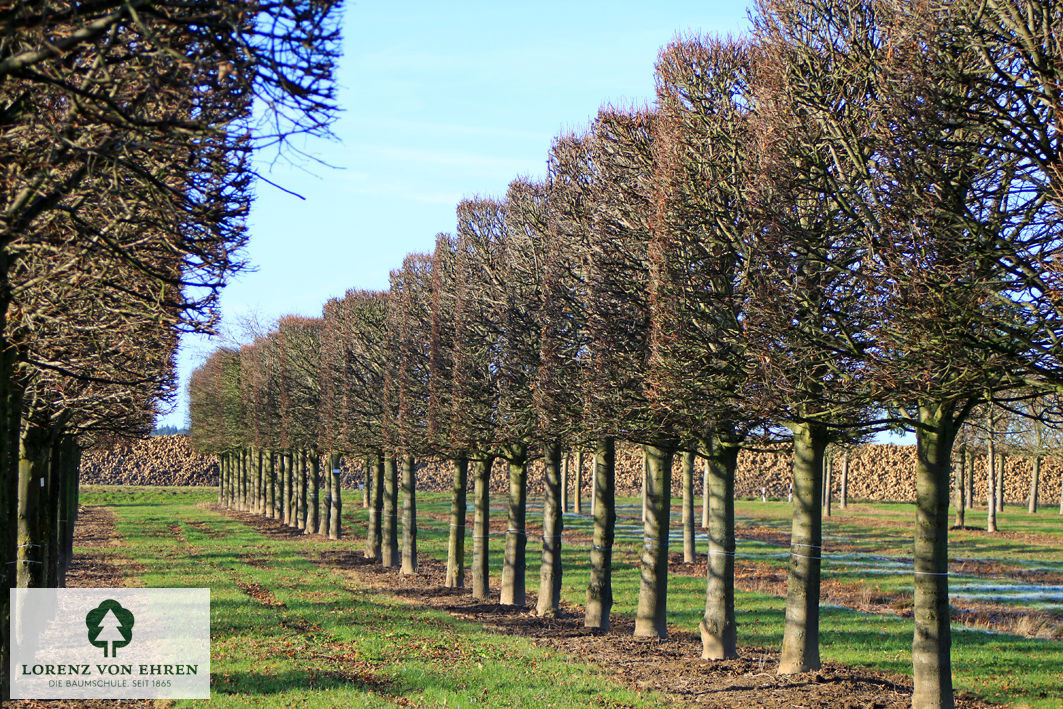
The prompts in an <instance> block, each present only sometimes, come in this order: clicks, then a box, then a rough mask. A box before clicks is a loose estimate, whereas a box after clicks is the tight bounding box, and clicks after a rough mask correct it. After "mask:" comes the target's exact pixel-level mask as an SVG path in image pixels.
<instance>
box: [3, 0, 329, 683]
mask: <svg viewBox="0 0 1063 709" xmlns="http://www.w3.org/2000/svg"><path fill="white" fill-rule="evenodd" d="M338 13H339V1H338V0H323V1H322V0H313V1H308V0H265V1H258V2H253V3H252V2H229V1H221V0H218V1H212V0H208V1H206V2H197V3H191V4H190V3H187V2H183V1H177V0H100V1H99V2H91V3H84V2H70V1H69V0H39V1H37V2H15V3H6V4H4V6H3V8H0V116H2V118H0V165H2V167H0V170H2V174H3V179H2V180H0V184H2V187H0V508H2V509H3V518H4V520H5V522H4V524H3V525H0V562H2V563H0V582H2V583H0V627H2V628H3V631H2V632H3V634H4V642H3V643H2V653H0V654H2V657H0V663H4V664H6V663H7V652H8V648H9V647H10V645H9V643H8V642H7V640H8V638H7V633H8V628H9V623H8V616H9V613H10V609H9V605H8V601H9V594H8V589H10V588H13V587H15V586H19V587H28V586H45V585H48V586H55V585H58V584H61V583H62V574H63V569H64V568H65V562H66V561H67V560H68V559H69V551H70V545H71V539H72V537H71V531H72V527H73V523H74V517H75V515H76V504H75V499H76V489H77V480H76V472H77V468H78V456H79V451H80V449H81V448H83V447H85V446H87V445H93V444H95V443H97V442H100V441H102V440H106V439H107V438H109V437H113V436H116V435H131V434H135V435H143V434H145V433H147V432H148V431H150V430H151V427H152V425H153V422H154V418H155V416H156V414H157V413H158V412H159V410H160V408H161V407H164V406H165V405H167V402H168V401H169V400H170V399H171V397H172V395H173V392H174V388H175V378H174V363H173V358H174V353H175V350H176V346H177V339H178V335H179V334H180V333H183V332H211V331H213V329H214V327H215V324H216V322H217V318H218V313H217V307H216V306H217V296H218V292H219V289H220V288H221V287H222V286H223V285H224V284H225V282H226V281H227V279H228V278H229V277H230V276H231V275H232V274H233V273H235V272H236V271H238V270H239V269H240V268H241V267H242V262H241V260H240V257H239V251H240V249H241V247H242V246H243V245H244V243H245V241H246V233H245V229H244V222H245V218H246V214H247V209H248V205H249V204H250V200H251V196H252V195H251V188H252V182H253V177H254V173H253V171H252V168H251V166H250V162H249V160H250V156H251V154H252V152H253V151H254V150H255V149H257V148H260V147H264V146H269V145H276V144H278V143H279V142H283V141H285V140H287V137H288V136H291V135H293V134H295V133H302V132H307V133H313V134H324V133H326V132H327V125H328V122H329V121H330V120H331V117H332V115H333V113H334V104H333V99H332V92H333V89H332V84H331V74H332V69H333V63H334V60H335V58H336V56H337V51H338V41H339V36H338V29H337V28H338ZM60 542H61V543H60ZM7 679H8V678H7V676H6V675H4V677H3V686H2V687H0V698H6V696H7V692H8V685H7Z"/></svg>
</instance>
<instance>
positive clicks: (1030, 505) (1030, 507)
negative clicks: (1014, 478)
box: [1026, 455, 1041, 514]
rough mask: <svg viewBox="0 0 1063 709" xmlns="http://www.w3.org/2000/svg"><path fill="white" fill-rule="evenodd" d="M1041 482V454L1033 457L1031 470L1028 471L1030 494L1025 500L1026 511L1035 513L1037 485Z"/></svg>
mask: <svg viewBox="0 0 1063 709" xmlns="http://www.w3.org/2000/svg"><path fill="white" fill-rule="evenodd" d="M1040 482H1041V456H1040V455H1035V456H1034V457H1033V471H1032V472H1031V473H1030V495H1029V499H1027V501H1026V511H1027V512H1029V513H1030V514H1037V493H1038V490H1037V487H1038V485H1039V484H1040Z"/></svg>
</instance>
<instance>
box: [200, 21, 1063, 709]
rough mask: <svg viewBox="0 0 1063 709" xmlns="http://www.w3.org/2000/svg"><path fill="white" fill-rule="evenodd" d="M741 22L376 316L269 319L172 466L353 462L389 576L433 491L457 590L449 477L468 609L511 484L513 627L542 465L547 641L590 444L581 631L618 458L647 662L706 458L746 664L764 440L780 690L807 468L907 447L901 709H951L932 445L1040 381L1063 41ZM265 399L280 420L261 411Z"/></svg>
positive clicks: (596, 616) (567, 149)
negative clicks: (693, 466) (845, 452)
mask: <svg viewBox="0 0 1063 709" xmlns="http://www.w3.org/2000/svg"><path fill="white" fill-rule="evenodd" d="M752 19H753V32H752V36H751V38H750V39H748V40H722V39H715V38H704V39H702V38H689V39H680V40H677V41H675V42H673V43H672V44H670V45H669V46H667V47H666V48H664V49H663V50H662V51H661V54H660V57H659V60H658V62H657V67H656V86H657V99H656V102H655V104H654V105H653V106H652V107H646V108H635V109H632V110H619V109H616V108H603V109H602V110H601V111H600V112H599V113H598V115H597V116H596V117H595V119H594V120H593V121H592V123H591V124H590V126H589V127H588V129H587V130H586V131H585V132H581V133H578V134H566V135H562V136H559V137H558V138H557V139H556V140H555V141H554V143H553V145H552V146H551V150H550V154H549V156H548V160H547V176H546V178H545V179H544V180H541V181H536V180H529V179H524V178H520V179H517V180H515V181H514V182H513V183H511V185H510V186H509V189H508V191H507V193H506V195H505V197H504V198H501V199H486V198H473V199H467V200H464V201H462V202H461V203H460V204H459V205H458V207H457V230H456V234H455V235H447V234H441V235H439V236H437V238H436V243H435V249H434V251H433V253H432V254H430V255H429V254H414V255H410V256H408V257H407V258H406V260H405V261H404V263H403V267H402V268H401V269H399V270H397V271H394V272H393V273H392V275H391V284H390V285H391V287H390V290H389V291H388V292H387V293H369V292H364V291H351V292H349V293H348V294H347V295H346V296H345V297H343V298H339V299H336V300H333V301H330V302H329V303H327V304H326V306H325V309H324V313H323V316H322V318H320V319H314V320H306V319H296V318H286V319H284V320H282V321H281V323H280V326H279V327H278V331H277V333H275V334H273V335H270V336H269V337H268V338H266V339H265V341H262V342H255V343H253V344H251V345H248V346H247V347H245V348H243V349H241V350H240V352H239V353H231V352H230V353H228V354H224V353H219V354H216V355H215V356H214V357H212V359H211V360H210V361H208V363H207V364H206V365H205V366H206V367H211V366H218V365H217V364H216V358H220V357H235V356H239V358H240V360H241V361H243V360H245V359H247V358H249V357H250V358H251V359H256V358H257V359H258V360H264V359H267V358H268V356H267V355H266V354H265V353H266V351H267V350H270V348H273V349H278V348H279V349H280V350H282V351H289V350H290V351H291V355H283V356H278V358H277V360H276V361H278V362H281V364H278V365H277V366H274V367H271V368H267V369H266V370H264V372H265V376H264V377H263V376H262V375H257V376H258V379H256V377H255V376H250V377H248V376H242V377H241V378H240V386H239V391H233V392H231V393H230V395H229V396H228V397H227V398H226V399H225V401H224V402H222V403H220V404H217V405H214V407H213V409H211V410H210V413H208V410H207V409H206V408H202V409H201V408H200V405H199V404H198V403H197V402H198V401H200V400H201V399H202V398H203V397H204V392H203V391H201V390H199V389H200V388H199V387H196V386H194V387H193V389H192V392H191V394H192V396H191V398H192V403H193V416H192V424H193V435H194V436H195V437H197V438H198V439H200V440H203V441H208V440H209V444H205V445H207V449H208V450H215V451H233V450H241V449H245V448H249V447H251V448H271V447H276V446H278V445H279V446H280V447H289V446H292V445H296V446H298V447H301V448H306V447H311V448H313V447H316V449H317V450H320V451H337V452H342V453H344V454H347V455H354V456H369V457H371V458H372V459H373V461H374V463H373V465H372V466H370V467H371V470H372V471H373V482H372V488H373V489H374V490H376V491H379V490H381V489H384V490H385V493H384V495H383V496H381V495H379V494H377V495H374V500H378V501H379V500H383V501H384V502H385V503H386V504H387V505H388V507H387V508H386V509H383V510H382V509H381V507H380V502H377V506H376V507H375V510H374V513H373V516H372V517H371V523H370V531H369V535H368V536H369V539H370V540H371V541H370V548H369V549H368V550H367V553H368V554H370V555H377V556H380V554H378V552H377V550H376V548H375V543H376V542H375V541H374V540H376V539H379V538H380V535H379V533H378V532H377V528H378V526H379V525H380V524H381V518H382V517H383V518H384V520H385V521H387V523H388V524H389V525H390V524H394V520H395V516H394V515H395V509H396V508H395V506H396V502H395V500H396V495H397V494H398V493H397V492H396V489H397V488H396V486H397V485H398V483H397V480H396V476H397V470H398V469H399V468H400V467H401V470H402V479H401V493H402V496H403V501H404V504H403V510H404V516H406V518H407V519H406V523H405V524H404V525H403V529H404V542H406V543H404V544H403V550H404V553H405V554H409V555H411V556H412V555H413V554H414V553H415V549H414V548H413V544H414V543H415V537H414V534H413V532H414V529H415V526H414V524H413V521H414V520H413V510H414V479H413V458H414V457H424V456H436V457H441V458H445V459H448V460H451V461H453V468H454V502H453V512H452V520H451V535H452V536H451V545H450V549H451V553H450V558H449V559H448V574H447V582H448V584H451V585H461V584H462V583H463V574H464V560H463V557H462V554H463V549H464V537H463V535H464V530H465V520H464V510H465V502H466V500H465V494H466V492H465V491H466V487H467V486H466V475H467V470H468V467H467V466H468V465H469V464H471V465H472V466H473V471H472V476H473V479H474V503H475V509H476V520H475V526H474V530H475V531H474V540H473V552H474V558H473V565H472V576H473V593H474V595H477V596H484V595H486V594H487V592H488V586H487V564H486V559H487V554H488V546H487V532H488V506H487V494H488V492H487V484H486V475H487V471H488V470H489V469H490V467H491V465H492V463H493V462H494V461H495V460H496V459H502V460H504V461H505V463H506V465H507V466H508V470H509V481H510V491H509V495H508V519H507V534H506V542H505V551H504V555H505V563H504V565H503V577H502V591H501V601H502V602H503V603H514V604H520V603H523V601H524V560H525V554H526V545H527V539H526V527H525V502H526V471H527V463H528V460H529V459H530V458H532V457H541V458H542V459H543V461H544V463H545V465H544V469H545V483H546V502H545V508H544V509H545V512H544V523H543V536H542V555H543V563H542V567H541V568H542V572H541V573H542V575H541V579H540V593H539V605H538V610H539V612H540V613H542V614H548V613H551V612H553V611H554V610H556V607H557V601H558V589H559V584H560V579H561V573H562V569H561V565H560V540H561V524H562V517H561V514H560V508H559V499H560V495H559V470H560V451H561V450H562V448H563V447H566V446H586V447H591V448H593V449H594V450H595V462H596V465H597V470H598V474H597V475H596V476H595V482H594V485H595V495H596V498H597V503H598V504H597V505H596V509H595V527H594V544H593V547H592V551H591V558H590V566H591V582H590V586H589V588H588V595H587V604H586V614H587V615H586V623H587V625H588V626H589V627H594V628H600V629H606V628H608V623H609V620H608V619H609V609H610V607H611V603H612V596H611V585H610V568H611V550H612V542H613V523H614V520H615V509H614V506H613V496H614V491H613V485H612V481H613V473H612V469H613V457H614V446H615V441H616V440H624V441H633V442H637V443H639V444H641V445H642V446H643V448H644V451H645V456H646V468H647V470H646V483H645V484H646V497H647V502H646V513H645V530H644V544H643V549H642V560H641V566H642V572H641V584H640V593H639V603H638V610H637V616H636V626H635V633H636V635H639V636H651V637H662V636H664V635H665V633H666V627H665V607H666V598H667V530H668V526H669V502H670V495H669V490H670V475H671V469H672V460H673V458H674V456H675V455H676V454H677V452H685V453H686V454H688V455H690V456H691V460H692V457H693V456H694V455H697V456H701V457H703V458H705V459H706V461H707V463H708V468H709V473H708V476H707V479H708V482H707V486H706V490H707V493H706V494H707V497H708V499H709V525H708V527H709V533H708V537H709V549H708V577H707V594H706V607H705V613H704V617H703V620H702V622H701V624H700V627H701V634H702V639H703V647H704V651H703V652H704V657H706V658H710V659H711V658H726V657H732V656H734V655H735V654H736V652H737V629H736V626H735V615H734V544H735V541H734V504H733V503H734V472H735V465H736V461H737V455H738V451H739V450H740V449H741V448H742V447H743V446H749V445H756V444H758V443H759V442H760V441H763V440H765V439H768V440H771V439H778V438H780V437H785V438H788V439H789V440H792V444H793V451H794V453H793V525H792V535H791V556H790V565H789V581H788V591H787V599H786V620H785V629H784V637H783V648H782V659H781V662H780V667H779V671H780V672H782V673H793V672H802V671H806V670H810V669H814V668H817V667H818V666H819V646H818V622H819V580H820V555H821V545H822V535H821V505H822V499H823V489H822V483H823V478H822V471H823V456H824V451H825V449H826V448H827V446H828V445H829V444H831V443H832V442H834V441H842V440H846V439H850V438H851V437H852V436H853V435H859V434H860V433H866V432H868V431H875V430H882V429H884V428H886V427H905V428H908V429H911V430H914V431H915V434H916V439H917V451H918V462H917V466H916V480H917V502H916V527H915V546H914V562H915V563H914V566H915V571H914V586H915V599H914V600H915V631H914V637H913V665H914V674H915V696H914V703H915V705H916V706H920V707H948V706H952V704H953V695H952V684H951V668H950V646H951V636H950V616H949V603H948V552H947V538H948V522H949V520H948V501H949V491H950V484H949V482H950V468H951V465H950V464H951V456H952V448H953V444H954V441H955V438H956V436H957V433H958V431H959V430H960V428H961V426H962V425H963V424H964V422H965V421H966V420H967V419H968V418H969V417H970V416H971V414H972V412H973V411H974V410H975V408H976V407H977V406H979V405H980V404H982V403H983V402H986V401H995V402H997V403H998V404H1005V405H1007V406H1011V407H1012V408H1015V409H1016V410H1018V407H1017V405H1016V402H1021V401H1023V400H1026V399H1029V398H1031V397H1034V396H1037V395H1040V393H1041V391H1042V390H1043V389H1045V388H1052V387H1058V386H1059V385H1060V383H1061V382H1063V371H1061V363H1063V359H1061V357H1060V355H1061V354H1063V350H1061V348H1060V346H1059V342H1060V338H1061V336H1063V327H1061V321H1060V315H1061V306H1063V302H1061V299H1060V293H1063V289H1061V285H1063V283H1061V279H1060V276H1061V272H1060V268H1059V263H1060V256H1061V250H1063V249H1061V247H1063V243H1061V241H1060V238H1059V218H1058V207H1059V204H1060V197H1061V193H1060V191H1059V187H1060V178H1059V167H1058V165H1059V158H1058V156H1059V154H1060V148H1061V146H1060V137H1059V133H1058V126H1059V125H1060V123H1059V118H1060V105H1059V95H1058V82H1057V79H1056V73H1055V72H1056V70H1057V69H1056V68H1057V67H1058V66H1059V65H1060V59H1061V57H1060V56H1059V47H1058V45H1057V44H1056V43H1055V41H1054V39H1053V37H1054V36H1056V35H1055V34H1054V33H1056V32H1058V31H1060V30H1063V26H1061V16H1060V12H1059V9H1058V8H1057V7H1056V5H1055V4H1054V3H1049V2H1040V1H1038V0H978V1H975V0H952V1H950V2H917V3H911V2H900V1H899V0H758V1H757V2H756V3H755V10H754V13H753V17H752ZM299 338H301V339H299ZM296 342H298V343H300V344H294V343H296ZM288 356H290V357H292V358H294V359H298V360H300V361H302V362H303V363H304V364H306V366H305V367H302V368H300V367H297V366H296V365H295V364H294V362H293V363H292V364H291V365H288V364H285V362H287V360H286V359H285V357H288ZM255 371H259V370H255ZM284 377H288V378H289V379H290V382H289V383H288V384H283V385H282V384H279V383H278V382H280V381H282V380H283V378H284ZM260 380H261V381H260ZM259 391H261V392H262V393H261V394H258V395H257V396H260V397H261V398H260V399H256V398H255V397H256V394H255V392H259ZM197 392H198V393H197ZM270 392H272V394H270ZM286 392H287V393H286ZM271 395H272V396H275V397H280V398H279V402H280V405H279V406H274V405H270V404H265V405H259V404H257V403H256V402H257V401H262V402H265V401H267V400H269V399H268V397H269V396H271ZM274 401H276V400H274ZM1038 415H1039V416H1040V417H1041V418H1042V419H1046V418H1051V412H1049V411H1042V412H1041V413H1040V414H1038ZM381 479H382V480H383V482H382V481H381ZM385 531H386V534H385V535H384V538H385V539H389V538H390V539H392V540H393V539H394V535H395V532H394V530H389V529H387V528H385ZM382 556H383V559H384V563H388V564H392V563H395V561H394V559H393V558H391V557H389V555H388V553H386V552H385V553H384V554H383V555H382ZM415 568H416V567H415V564H404V570H406V571H407V572H412V571H413V570H414V569H415Z"/></svg>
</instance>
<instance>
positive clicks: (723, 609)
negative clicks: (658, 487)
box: [684, 439, 739, 660]
mask: <svg viewBox="0 0 1063 709" xmlns="http://www.w3.org/2000/svg"><path fill="white" fill-rule="evenodd" d="M738 450H739V448H738V446H737V445H733V444H728V443H725V442H722V441H720V440H719V439H715V440H713V442H712V446H711V447H710V451H709V457H708V462H709V489H708V491H707V492H708V495H709V515H710V516H709V554H708V559H707V561H706V566H707V575H708V578H707V580H706V586H705V614H704V616H703V617H702V619H701V624H700V626H699V628H700V630H701V648H702V650H701V657H702V658H703V659H705V660H726V659H729V658H732V657H738V634H737V631H736V625H735V563H734V558H735V557H734V554H735V508H734V499H735V496H734V492H735V468H736V467H737V466H738ZM684 467H685V466H684ZM691 469H692V470H693V465H691Z"/></svg>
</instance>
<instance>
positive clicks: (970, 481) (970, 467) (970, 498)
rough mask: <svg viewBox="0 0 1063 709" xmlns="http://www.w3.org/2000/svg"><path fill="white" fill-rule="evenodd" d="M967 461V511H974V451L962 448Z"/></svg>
mask: <svg viewBox="0 0 1063 709" xmlns="http://www.w3.org/2000/svg"><path fill="white" fill-rule="evenodd" d="M964 455H965V457H966V459H967V509H969V510H973V509H974V451H973V450H970V449H968V448H966V447H964Z"/></svg>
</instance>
